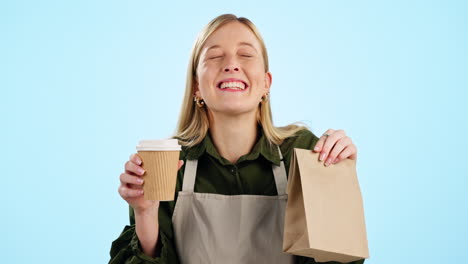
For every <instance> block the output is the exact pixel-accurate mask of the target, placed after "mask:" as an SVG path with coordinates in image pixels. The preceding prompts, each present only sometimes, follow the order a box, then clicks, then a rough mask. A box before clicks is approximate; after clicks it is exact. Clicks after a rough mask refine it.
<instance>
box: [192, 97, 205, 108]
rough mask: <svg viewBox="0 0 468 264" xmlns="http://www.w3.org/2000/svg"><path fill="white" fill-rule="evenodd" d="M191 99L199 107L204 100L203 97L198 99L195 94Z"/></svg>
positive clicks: (203, 103) (202, 104)
mask: <svg viewBox="0 0 468 264" xmlns="http://www.w3.org/2000/svg"><path fill="white" fill-rule="evenodd" d="M193 101H194V102H196V104H197V106H198V107H200V108H201V107H203V106H204V105H205V101H203V99H200V98H198V97H196V96H194V97H193Z"/></svg>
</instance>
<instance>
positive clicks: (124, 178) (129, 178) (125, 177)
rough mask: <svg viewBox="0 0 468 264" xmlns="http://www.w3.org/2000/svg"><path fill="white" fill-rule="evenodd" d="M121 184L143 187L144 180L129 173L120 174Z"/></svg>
mask: <svg viewBox="0 0 468 264" xmlns="http://www.w3.org/2000/svg"><path fill="white" fill-rule="evenodd" d="M120 182H121V183H123V184H135V185H142V184H143V179H142V178H140V177H138V176H134V175H130V174H127V173H122V174H120Z"/></svg>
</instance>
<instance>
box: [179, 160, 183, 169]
mask: <svg viewBox="0 0 468 264" xmlns="http://www.w3.org/2000/svg"><path fill="white" fill-rule="evenodd" d="M182 165H184V161H183V160H179V168H178V170H179V169H180V168H181V167H182Z"/></svg>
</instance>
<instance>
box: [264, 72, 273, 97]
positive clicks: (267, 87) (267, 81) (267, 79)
mask: <svg viewBox="0 0 468 264" xmlns="http://www.w3.org/2000/svg"><path fill="white" fill-rule="evenodd" d="M272 81H273V76H272V75H271V72H266V73H265V93H269V92H270V87H271V82H272Z"/></svg>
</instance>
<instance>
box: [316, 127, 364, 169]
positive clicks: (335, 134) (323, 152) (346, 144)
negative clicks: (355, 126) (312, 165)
mask: <svg viewBox="0 0 468 264" xmlns="http://www.w3.org/2000/svg"><path fill="white" fill-rule="evenodd" d="M327 134H328V136H327ZM314 152H320V155H319V160H320V161H322V160H325V166H328V165H330V164H332V163H333V164H336V163H338V162H340V161H342V160H344V159H346V158H349V159H352V160H355V159H357V149H356V146H355V145H354V144H353V142H352V141H351V138H350V137H348V136H346V134H345V132H344V130H341V129H339V130H333V129H328V130H327V131H326V132H325V133H323V135H322V136H321V137H320V139H319V141H317V144H315V147H314Z"/></svg>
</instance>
